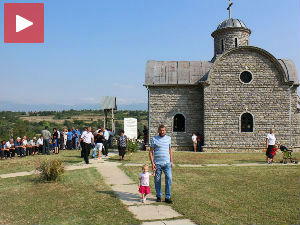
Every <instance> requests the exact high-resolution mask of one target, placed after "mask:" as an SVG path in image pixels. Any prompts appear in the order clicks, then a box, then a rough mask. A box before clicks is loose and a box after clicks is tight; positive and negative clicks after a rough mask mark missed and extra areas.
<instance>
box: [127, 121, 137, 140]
mask: <svg viewBox="0 0 300 225" xmlns="http://www.w3.org/2000/svg"><path fill="white" fill-rule="evenodd" d="M124 132H125V135H126V136H127V138H130V139H133V138H135V139H137V119H135V118H124Z"/></svg>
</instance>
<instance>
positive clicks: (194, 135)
mask: <svg viewBox="0 0 300 225" xmlns="http://www.w3.org/2000/svg"><path fill="white" fill-rule="evenodd" d="M192 142H193V147H194V152H196V151H197V135H196V134H195V133H192Z"/></svg>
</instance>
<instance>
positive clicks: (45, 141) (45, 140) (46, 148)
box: [43, 139, 50, 155]
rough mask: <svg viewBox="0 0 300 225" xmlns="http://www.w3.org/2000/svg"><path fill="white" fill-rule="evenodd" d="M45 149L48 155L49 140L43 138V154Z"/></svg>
mask: <svg viewBox="0 0 300 225" xmlns="http://www.w3.org/2000/svg"><path fill="white" fill-rule="evenodd" d="M46 151H47V155H50V152H49V140H48V139H44V140H43V155H45V153H46Z"/></svg>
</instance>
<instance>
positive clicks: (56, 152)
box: [52, 128, 58, 154]
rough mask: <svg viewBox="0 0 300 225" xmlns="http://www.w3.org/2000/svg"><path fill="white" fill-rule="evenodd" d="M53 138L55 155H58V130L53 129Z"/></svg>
mask: <svg viewBox="0 0 300 225" xmlns="http://www.w3.org/2000/svg"><path fill="white" fill-rule="evenodd" d="M52 136H53V138H52V144H53V147H54V154H58V132H57V129H56V128H53V135H52Z"/></svg>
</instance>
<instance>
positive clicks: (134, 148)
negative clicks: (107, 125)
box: [127, 139, 140, 153]
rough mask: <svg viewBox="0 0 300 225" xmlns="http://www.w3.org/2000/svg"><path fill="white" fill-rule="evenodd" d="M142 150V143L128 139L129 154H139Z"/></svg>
mask: <svg viewBox="0 0 300 225" xmlns="http://www.w3.org/2000/svg"><path fill="white" fill-rule="evenodd" d="M139 148H140V143H138V142H137V141H136V139H128V142H127V149H128V151H129V152H131V153H132V152H137V151H138V150H139Z"/></svg>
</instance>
